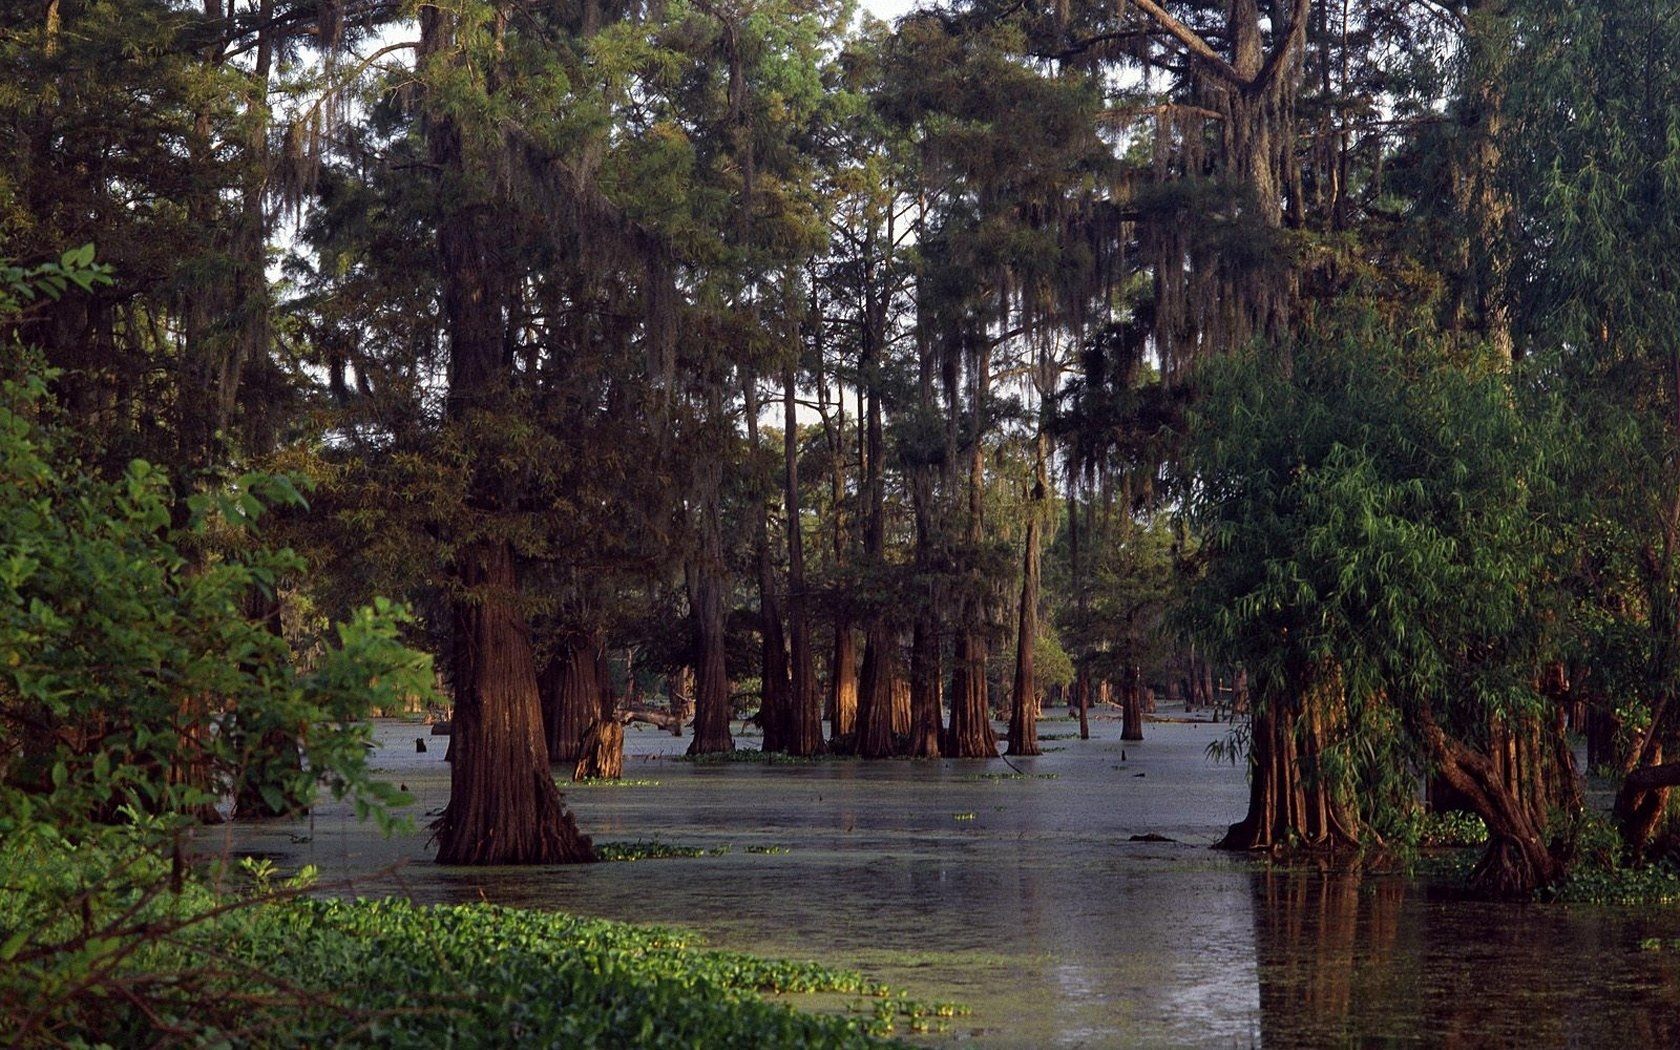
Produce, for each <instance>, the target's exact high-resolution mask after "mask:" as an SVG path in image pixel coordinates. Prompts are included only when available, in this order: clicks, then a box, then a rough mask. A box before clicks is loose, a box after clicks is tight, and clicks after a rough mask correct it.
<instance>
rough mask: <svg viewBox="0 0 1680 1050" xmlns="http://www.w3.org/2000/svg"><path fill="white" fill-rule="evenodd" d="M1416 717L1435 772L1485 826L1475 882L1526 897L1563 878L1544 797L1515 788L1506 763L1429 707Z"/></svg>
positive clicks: (1496, 893) (1492, 892) (1490, 890)
mask: <svg viewBox="0 0 1680 1050" xmlns="http://www.w3.org/2000/svg"><path fill="white" fill-rule="evenodd" d="M1415 718H1416V720H1417V722H1418V725H1419V727H1420V730H1421V732H1420V736H1421V737H1422V739H1423V742H1424V746H1425V747H1426V748H1427V749H1428V751H1429V755H1430V758H1431V760H1432V761H1433V762H1434V765H1435V770H1436V774H1437V775H1438V776H1439V777H1440V778H1441V779H1442V780H1443V781H1444V782H1445V783H1446V784H1447V785H1448V786H1449V787H1450V788H1451V789H1452V790H1453V791H1454V792H1456V793H1457V794H1458V795H1460V796H1462V797H1463V798H1465V799H1466V800H1468V802H1469V804H1470V808H1471V809H1473V810H1474V811H1475V812H1476V814H1477V815H1478V816H1480V817H1481V818H1482V820H1483V821H1484V822H1485V823H1486V824H1487V827H1488V847H1487V852H1486V853H1485V854H1484V855H1483V856H1482V859H1481V861H1480V862H1479V863H1478V864H1477V866H1476V869H1475V870H1474V871H1473V872H1472V873H1471V884H1472V885H1473V886H1475V887H1476V888H1477V889H1478V890H1480V891H1481V892H1482V893H1484V894H1486V895H1488V896H1491V897H1499V898H1524V897H1529V896H1532V895H1533V893H1534V892H1535V891H1536V890H1538V889H1541V888H1543V887H1545V886H1548V885H1550V884H1551V883H1553V882H1556V881H1557V880H1558V879H1559V878H1561V877H1562V876H1563V864H1562V862H1561V861H1560V860H1559V859H1558V858H1557V857H1556V856H1555V855H1553V854H1552V852H1551V850H1550V849H1549V847H1548V845H1547V843H1546V839H1545V819H1546V814H1545V805H1544V801H1543V799H1541V798H1540V797H1539V796H1536V795H1534V794H1533V793H1529V792H1521V791H1517V790H1513V787H1512V781H1511V776H1510V770H1509V768H1508V767H1507V765H1506V763H1505V762H1504V760H1503V759H1501V758H1495V757H1490V756H1489V755H1485V754H1481V753H1479V752H1477V751H1476V750H1474V749H1472V748H1470V747H1468V746H1466V745H1465V744H1464V743H1463V742H1461V741H1459V740H1457V739H1455V738H1453V737H1451V736H1449V735H1448V734H1447V733H1446V732H1445V731H1443V730H1442V729H1441V727H1440V726H1439V725H1438V724H1437V723H1436V722H1435V718H1434V715H1433V713H1432V712H1431V711H1429V709H1428V708H1422V709H1421V710H1420V711H1419V712H1418V713H1417V714H1416V715H1415ZM1499 750H1501V751H1503V750H1505V748H1504V747H1503V746H1501V747H1500V748H1499Z"/></svg>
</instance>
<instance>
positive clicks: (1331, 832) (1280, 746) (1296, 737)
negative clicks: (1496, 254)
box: [1217, 664, 1359, 850]
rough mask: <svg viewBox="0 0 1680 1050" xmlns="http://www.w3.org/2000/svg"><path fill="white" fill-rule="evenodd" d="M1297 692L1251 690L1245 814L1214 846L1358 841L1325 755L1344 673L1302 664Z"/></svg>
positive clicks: (1338, 716) (1336, 722)
mask: <svg viewBox="0 0 1680 1050" xmlns="http://www.w3.org/2000/svg"><path fill="white" fill-rule="evenodd" d="M1305 678H1306V681H1305V682H1304V684H1303V687H1302V688H1301V689H1300V691H1299V692H1298V693H1296V694H1295V695H1270V696H1265V697H1256V704H1255V711H1254V715H1253V719H1252V721H1251V723H1250V725H1251V740H1250V744H1249V778H1250V780H1249V797H1248V815H1247V816H1246V817H1244V818H1243V819H1242V821H1241V822H1240V823H1237V824H1233V825H1231V828H1230V830H1229V831H1227V832H1226V833H1225V837H1224V838H1223V839H1221V840H1220V841H1219V843H1218V846H1217V848H1219V849H1229V850H1280V849H1286V848H1304V849H1317V850H1326V849H1338V848H1351V847H1357V846H1358V845H1359V828H1358V824H1357V819H1356V818H1355V817H1354V816H1353V814H1352V811H1351V808H1350V807H1349V806H1348V805H1347V802H1346V800H1345V799H1344V798H1343V797H1342V795H1341V792H1340V791H1339V790H1338V788H1337V785H1335V784H1333V783H1330V782H1329V780H1328V779H1327V778H1326V777H1325V776H1324V775H1323V767H1322V759H1323V756H1324V754H1325V752H1326V751H1327V749H1328V748H1329V747H1330V746H1331V745H1332V744H1333V743H1334V742H1335V735H1336V732H1337V731H1338V730H1339V728H1340V726H1341V723H1342V720H1343V711H1344V704H1343V696H1342V676H1341V673H1340V670H1339V669H1338V668H1336V667H1335V666H1334V665H1328V664H1320V665H1318V666H1315V667H1311V668H1309V669H1307V671H1306V673H1305Z"/></svg>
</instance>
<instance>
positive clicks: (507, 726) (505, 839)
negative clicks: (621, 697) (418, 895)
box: [433, 540, 595, 864]
mask: <svg viewBox="0 0 1680 1050" xmlns="http://www.w3.org/2000/svg"><path fill="white" fill-rule="evenodd" d="M457 571H458V573H459V576H460V583H461V585H462V588H463V590H464V591H465V592H466V595H465V597H464V598H463V600H461V601H460V602H459V603H458V604H457V607H456V613H455V615H456V617H457V621H458V624H459V627H458V629H459V631H460V636H461V638H462V639H463V640H464V641H465V643H466V649H467V651H466V652H465V653H464V654H462V659H461V660H460V663H461V664H463V665H464V666H461V667H458V668H457V671H456V674H457V676H458V680H457V690H456V696H455V718H454V732H453V734H452V736H451V741H450V750H451V751H452V753H453V755H454V760H453V761H452V762H451V763H450V792H449V805H448V806H447V807H446V808H445V810H444V812H443V815H442V816H441V817H439V818H438V821H437V823H436V824H434V825H433V828H434V830H435V831H436V832H437V841H438V862H439V863H442V864H564V863H572V862H577V861H590V860H594V859H595V851H594V847H593V845H592V844H591V843H590V841H589V838H588V837H587V836H585V835H583V834H581V833H580V832H579V831H578V828H577V824H576V823H575V822H574V821H573V819H572V815H571V813H569V812H568V811H567V810H566V808H565V805H564V804H563V802H562V801H561V798H560V791H559V789H558V788H557V787H556V786H555V784H554V777H553V776H552V774H550V772H549V766H548V753H547V749H546V748H545V747H544V744H543V737H542V714H541V711H540V709H539V704H538V699H537V688H536V668H535V665H534V662H533V660H532V656H531V646H530V642H529V640H528V638H527V636H526V632H525V624H524V621H523V617H522V616H521V615H520V613H519V609H518V605H517V604H516V598H517V596H518V593H519V581H518V576H517V573H516V571H515V568H514V558H513V548H512V546H511V545H510V544H509V543H507V542H506V541H505V540H504V541H498V540H481V541H478V542H475V543H474V544H472V545H471V546H469V547H468V548H467V549H466V550H465V551H463V552H462V553H461V555H460V557H459V564H458V568H457Z"/></svg>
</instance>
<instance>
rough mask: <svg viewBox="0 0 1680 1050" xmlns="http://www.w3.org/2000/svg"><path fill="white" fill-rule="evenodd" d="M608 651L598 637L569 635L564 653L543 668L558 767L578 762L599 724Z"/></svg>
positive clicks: (549, 737) (541, 685) (551, 756)
mask: <svg viewBox="0 0 1680 1050" xmlns="http://www.w3.org/2000/svg"><path fill="white" fill-rule="evenodd" d="M605 660H606V648H605V644H604V641H603V640H602V638H601V636H600V635H599V634H598V633H594V632H589V631H579V630H571V631H566V632H565V634H564V636H563V637H562V639H561V641H560V650H559V652H557V653H555V654H554V656H553V657H552V658H551V659H550V660H549V662H548V665H547V666H546V667H544V668H543V675H542V679H541V680H540V681H539V682H538V693H539V695H540V696H541V697H542V714H543V733H544V737H545V739H546V741H547V745H548V760H549V762H551V763H552V764H554V765H557V766H562V765H564V766H569V765H571V764H572V763H574V762H576V761H577V759H578V755H579V754H580V753H581V750H582V747H583V734H584V731H585V730H586V729H588V728H589V725H590V723H591V722H593V721H594V720H595V716H596V712H597V711H598V710H599V709H600V706H601V696H602V693H603V692H604V691H605V688H606V684H605V682H606V679H605V675H604V673H603V672H604V664H605Z"/></svg>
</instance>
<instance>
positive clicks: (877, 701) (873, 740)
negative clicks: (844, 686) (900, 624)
mask: <svg viewBox="0 0 1680 1050" xmlns="http://www.w3.org/2000/svg"><path fill="white" fill-rule="evenodd" d="M892 649H893V638H892V632H891V631H890V630H888V629H887V627H886V625H885V624H884V623H883V622H881V621H879V620H877V621H876V622H875V623H873V624H871V625H870V627H869V631H868V634H867V637H866V639H865V641H864V648H863V676H862V678H861V679H860V680H859V683H858V714H857V753H858V755H859V756H861V757H863V758H890V757H892V755H893V754H894V751H895V748H894V744H893V662H894V661H893V658H892Z"/></svg>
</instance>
